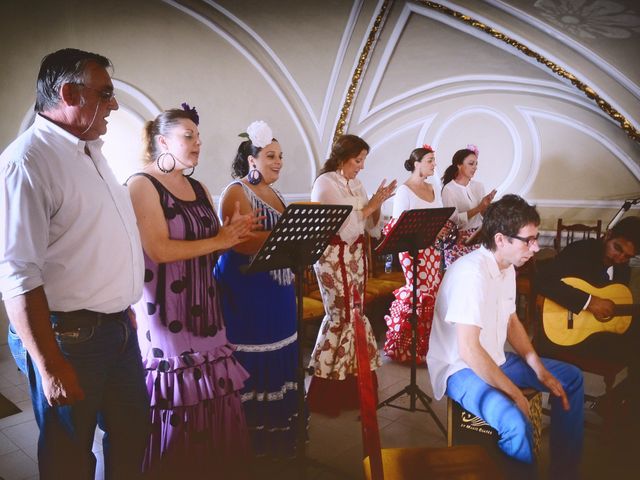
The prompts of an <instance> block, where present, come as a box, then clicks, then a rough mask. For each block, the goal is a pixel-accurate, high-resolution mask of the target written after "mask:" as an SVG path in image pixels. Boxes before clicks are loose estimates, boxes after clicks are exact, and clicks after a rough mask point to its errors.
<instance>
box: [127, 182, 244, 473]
mask: <svg viewBox="0 0 640 480" xmlns="http://www.w3.org/2000/svg"><path fill="white" fill-rule="evenodd" d="M140 175H144V176H145V177H146V178H148V179H149V180H150V181H151V182H152V183H153V185H154V186H155V188H156V190H157V191H158V193H159V195H160V202H161V205H162V208H163V211H164V215H165V219H166V222H167V226H168V228H169V236H170V238H171V239H184V240H196V239H201V238H208V237H212V236H215V235H216V234H217V233H218V230H219V228H220V224H219V221H218V219H217V216H216V214H215V211H214V210H213V207H212V206H211V203H210V202H209V199H208V196H207V194H206V192H205V190H204V188H203V187H202V185H200V183H198V182H196V181H195V180H192V179H189V181H190V183H191V186H192V187H193V189H194V191H195V193H196V199H195V200H193V201H185V200H181V199H179V198H177V197H174V196H173V195H172V194H171V193H170V192H169V191H168V190H167V189H165V188H164V187H163V186H162V184H161V183H160V182H159V181H158V180H156V179H155V178H153V177H151V176H149V175H146V174H140ZM216 261H217V256H216V255H214V254H209V255H204V256H201V257H197V258H193V259H189V260H183V261H176V262H170V263H164V264H156V263H154V262H153V261H152V260H151V259H150V258H149V257H148V256H147V255H146V254H145V283H144V291H143V296H142V299H141V300H140V301H139V302H138V303H137V304H136V305H135V306H134V309H135V311H136V315H137V321H138V340H139V342H140V350H141V352H142V360H143V365H144V367H145V369H146V372H147V375H146V382H147V388H148V391H149V396H150V398H151V436H150V441H149V445H148V448H147V452H146V455H145V461H144V470H145V472H146V473H147V475H149V476H150V477H152V478H155V477H162V478H178V477H177V476H175V475H179V474H184V473H202V474H206V475H211V474H212V472H220V471H233V465H232V464H233V463H234V461H235V462H236V463H238V462H237V460H239V459H240V460H241V459H243V458H246V456H247V454H248V450H249V442H248V433H247V426H246V422H245V417H244V412H243V410H242V403H241V399H240V393H239V392H240V390H241V389H242V388H243V386H244V382H245V381H246V380H247V379H248V377H249V375H248V373H247V372H246V370H245V369H244V368H243V367H242V366H241V365H240V364H239V363H238V362H237V361H236V359H235V358H234V356H233V352H234V349H233V347H232V346H231V345H230V344H229V342H228V341H227V336H226V330H225V325H224V322H223V319H222V313H221V308H220V299H219V295H218V288H217V285H216V282H215V280H214V279H213V277H212V276H211V270H212V269H213V266H214V265H215V263H216Z"/></svg>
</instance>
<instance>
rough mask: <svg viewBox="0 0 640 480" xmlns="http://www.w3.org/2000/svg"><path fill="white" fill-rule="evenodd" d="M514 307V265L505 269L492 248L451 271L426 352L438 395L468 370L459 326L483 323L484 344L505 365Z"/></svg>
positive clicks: (464, 259)
mask: <svg viewBox="0 0 640 480" xmlns="http://www.w3.org/2000/svg"><path fill="white" fill-rule="evenodd" d="M515 311H516V276H515V269H514V268H513V265H511V266H509V267H508V268H506V269H504V270H500V268H499V267H498V263H497V262H496V259H495V257H494V256H493V253H492V252H491V251H490V250H487V249H486V248H485V247H480V248H479V249H477V250H474V251H473V252H471V253H468V254H467V255H464V256H462V257H460V258H459V259H458V260H456V261H455V262H454V263H453V264H452V265H451V266H450V267H449V268H448V269H447V272H446V273H445V275H444V278H443V280H442V283H441V284H440V289H439V290H438V296H437V297H436V305H435V310H434V315H433V325H432V326H431V337H430V338H429V352H428V353H427V365H428V367H429V376H430V378H431V385H432V387H433V393H434V395H435V397H436V399H438V400H439V399H441V398H442V396H443V395H444V393H445V391H446V389H447V379H448V378H449V377H450V376H451V375H453V374H454V373H456V372H457V371H459V370H462V369H463V368H469V366H468V365H467V364H466V363H465V362H464V361H463V360H462V358H460V353H459V350H458V337H457V335H456V324H457V323H460V324H464V325H476V326H478V327H480V329H481V330H480V345H482V347H483V348H484V349H485V350H486V351H487V353H488V354H489V356H490V357H491V358H492V359H493V361H494V362H495V363H496V365H502V364H503V363H504V362H505V360H506V357H505V354H504V344H505V341H506V339H507V326H508V322H509V317H510V316H511V314H512V313H514V312H515Z"/></svg>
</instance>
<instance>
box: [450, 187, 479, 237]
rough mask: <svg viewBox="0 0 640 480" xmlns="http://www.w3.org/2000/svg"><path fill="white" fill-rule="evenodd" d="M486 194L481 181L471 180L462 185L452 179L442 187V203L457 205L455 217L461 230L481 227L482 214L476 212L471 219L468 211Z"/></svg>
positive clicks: (451, 205)
mask: <svg viewBox="0 0 640 480" xmlns="http://www.w3.org/2000/svg"><path fill="white" fill-rule="evenodd" d="M484 195H485V193H484V186H483V185H482V184H481V183H480V182H476V181H475V180H471V181H470V182H469V184H468V185H460V184H459V183H457V182H456V181H455V180H451V181H450V182H449V183H447V184H446V185H445V186H444V188H443V189H442V203H443V204H444V206H445V207H456V212H455V214H454V215H453V219H454V220H455V222H456V224H457V225H458V227H459V228H460V229H461V230H469V229H471V228H480V227H481V226H482V215H480V214H479V213H476V214H475V215H474V216H473V217H471V219H469V217H468V216H467V212H468V211H469V210H471V209H472V208H474V207H477V206H478V204H479V203H480V201H481V200H482V198H483V197H484Z"/></svg>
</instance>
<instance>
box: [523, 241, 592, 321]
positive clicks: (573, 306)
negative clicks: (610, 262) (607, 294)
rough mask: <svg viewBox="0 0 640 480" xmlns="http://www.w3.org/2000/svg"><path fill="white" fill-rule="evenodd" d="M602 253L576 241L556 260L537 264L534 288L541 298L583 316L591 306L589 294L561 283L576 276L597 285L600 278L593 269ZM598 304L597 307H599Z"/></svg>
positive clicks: (589, 245)
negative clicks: (585, 310)
mask: <svg viewBox="0 0 640 480" xmlns="http://www.w3.org/2000/svg"><path fill="white" fill-rule="evenodd" d="M600 256H601V251H599V250H597V245H595V244H592V243H591V242H576V243H572V244H571V245H569V246H567V247H566V248H565V249H564V250H562V252H560V254H559V255H558V256H557V257H556V258H554V259H553V260H551V261H549V262H547V263H540V264H538V270H537V272H536V276H535V286H536V289H537V291H538V293H539V294H540V295H543V296H544V297H547V298H549V299H551V300H553V301H554V302H556V303H557V304H558V305H562V306H563V307H564V308H566V309H567V310H570V311H572V312H573V313H580V312H581V311H582V310H584V309H585V308H587V307H588V305H589V303H588V302H589V294H588V293H587V292H584V291H582V290H580V289H577V288H574V287H571V286H569V285H567V284H566V283H564V282H563V281H562V279H563V278H565V277H577V278H581V279H583V280H586V281H587V282H589V283H597V282H598V281H599V279H600V276H596V277H595V278H594V276H595V275H597V273H596V272H594V270H596V269H597V265H598V263H602V260H601V259H600V258H599V257H600ZM598 307H599V305H598V302H597V301H596V307H595V308H598Z"/></svg>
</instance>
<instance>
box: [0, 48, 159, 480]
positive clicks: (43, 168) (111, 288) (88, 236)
mask: <svg viewBox="0 0 640 480" xmlns="http://www.w3.org/2000/svg"><path fill="white" fill-rule="evenodd" d="M110 67H111V62H110V61H109V60H108V59H107V58H105V57H103V56H101V55H97V54H94V53H89V52H83V51H80V50H76V49H64V50H59V51H57V52H54V53H52V54H50V55H47V56H46V57H45V58H44V59H43V61H42V65H41V68H40V72H39V75H38V82H37V101H36V111H37V112H38V114H37V115H36V119H35V122H34V124H33V125H32V126H31V127H30V128H29V129H28V130H27V131H26V132H24V133H23V134H22V135H20V136H19V137H18V138H17V139H16V140H15V141H14V142H13V143H12V144H11V145H9V147H8V148H7V149H6V150H5V151H4V152H3V153H2V156H1V157H0V179H1V182H0V224H1V225H2V230H1V232H2V233H1V234H0V291H1V292H2V297H3V300H4V302H5V306H6V309H7V313H8V315H9V320H10V322H11V326H10V332H9V340H10V346H11V349H12V352H13V354H14V356H15V357H16V361H17V363H18V366H19V367H20V368H21V369H22V370H23V371H24V372H25V374H27V376H28V378H29V383H30V388H31V396H32V402H33V407H34V413H35V417H36V420H37V423H38V426H39V428H40V440H39V443H38V462H39V469H40V478H41V479H47V478H51V479H54V478H55V479H60V478H65V479H75V478H78V479H81V478H82V479H87V478H93V477H94V474H95V463H96V459H95V456H94V455H93V453H92V451H91V450H92V443H93V436H94V430H95V428H96V424H99V425H100V427H101V428H102V429H103V430H104V431H105V436H104V445H103V446H104V448H103V451H104V455H105V476H106V478H114V479H115V478H118V479H120V478H136V477H138V476H139V475H140V469H141V465H142V457H143V455H144V447H145V442H146V436H147V422H148V405H149V403H148V398H147V393H146V388H145V385H144V380H143V378H144V377H143V369H142V363H141V358H140V350H139V347H138V343H137V337H136V335H135V333H134V325H133V319H132V317H131V315H130V309H129V306H130V305H131V304H132V303H133V302H135V301H137V300H138V299H139V298H140V295H141V291H142V280H143V275H144V262H143V257H142V249H141V246H140V239H139V236H138V230H137V226H136V221H135V216H134V213H133V208H132V206H131V203H130V200H129V196H128V194H127V191H126V189H125V188H124V187H123V186H121V185H119V184H118V182H117V181H116V179H115V177H114V176H113V173H112V172H111V170H110V169H109V166H108V165H107V162H106V160H105V158H104V157H103V155H102V153H101V151H100V149H101V146H102V141H101V140H100V139H99V138H100V136H101V135H103V134H104V133H106V130H107V120H106V119H107V117H108V116H109V114H110V112H111V111H112V110H116V109H117V108H118V103H117V101H116V99H115V95H114V93H113V84H112V82H111V78H110V75H109V73H108V71H107V69H108V68H110Z"/></svg>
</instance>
